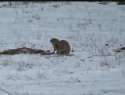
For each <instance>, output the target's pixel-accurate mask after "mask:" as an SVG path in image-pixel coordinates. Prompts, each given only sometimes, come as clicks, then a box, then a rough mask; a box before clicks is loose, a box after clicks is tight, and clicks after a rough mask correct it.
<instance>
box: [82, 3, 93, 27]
mask: <svg viewBox="0 0 125 95" xmlns="http://www.w3.org/2000/svg"><path fill="white" fill-rule="evenodd" d="M83 5H84V6H85V8H86V10H87V13H88V15H89V19H90V22H91V24H92V25H93V23H92V19H91V16H90V13H89V11H88V9H87V7H86V5H85V4H84V3H83ZM93 26H94V25H93Z"/></svg>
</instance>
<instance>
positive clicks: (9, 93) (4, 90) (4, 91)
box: [0, 88, 14, 95]
mask: <svg viewBox="0 0 125 95" xmlns="http://www.w3.org/2000/svg"><path fill="white" fill-rule="evenodd" d="M0 90H2V91H4V92H5V93H8V94H9V95H14V94H11V93H9V92H7V91H5V90H3V89H1V88H0Z"/></svg>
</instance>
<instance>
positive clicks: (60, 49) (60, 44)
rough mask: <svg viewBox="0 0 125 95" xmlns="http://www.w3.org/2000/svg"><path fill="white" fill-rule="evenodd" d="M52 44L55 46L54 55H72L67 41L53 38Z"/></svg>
mask: <svg viewBox="0 0 125 95" xmlns="http://www.w3.org/2000/svg"><path fill="white" fill-rule="evenodd" d="M50 42H51V43H52V45H53V48H54V50H53V53H55V51H57V54H65V55H68V54H69V53H70V45H69V43H68V42H67V41H66V40H61V41H59V40H58V39H57V38H52V39H51V40H50Z"/></svg>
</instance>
